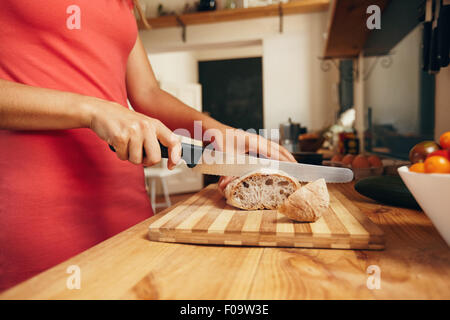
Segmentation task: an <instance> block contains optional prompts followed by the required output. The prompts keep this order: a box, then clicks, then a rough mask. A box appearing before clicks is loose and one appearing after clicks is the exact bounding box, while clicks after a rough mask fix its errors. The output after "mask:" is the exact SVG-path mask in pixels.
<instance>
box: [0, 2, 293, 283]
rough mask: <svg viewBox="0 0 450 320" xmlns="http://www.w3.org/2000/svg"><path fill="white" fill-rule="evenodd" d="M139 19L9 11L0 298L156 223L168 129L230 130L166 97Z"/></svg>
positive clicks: (74, 7)
mask: <svg viewBox="0 0 450 320" xmlns="http://www.w3.org/2000/svg"><path fill="white" fill-rule="evenodd" d="M132 10H133V2H132V1H131V0H96V1H92V0H44V1H28V0H2V10H0V291H2V290H4V289H7V288H9V287H11V286H13V285H15V284H17V283H18V282H21V281H23V280H25V279H27V278H29V277H32V276H33V275H36V274H37V273H39V272H41V271H43V270H45V269H47V268H49V267H51V266H53V265H55V264H58V263H60V262H62V261H64V260H66V259H68V258H69V257H71V256H73V255H75V254H78V253H80V252H82V251H84V250H86V249H88V248H89V247H91V246H93V245H95V244H97V243H99V242H101V241H103V240H105V239H107V238H108V237H111V236H113V235H114V234H116V233H118V232H120V231H122V230H125V229H127V228H129V227H131V226H132V225H134V224H136V223H138V222H140V221H142V220H144V219H146V218H148V217H150V216H151V215H152V209H151V206H150V203H149V200H148V197H147V195H146V191H145V186H144V177H143V170H142V165H147V166H149V165H152V164H155V163H157V162H159V161H160V160H161V156H160V150H159V145H158V140H159V141H160V142H161V143H162V144H164V145H166V146H167V147H168V148H169V153H170V155H171V156H170V159H169V162H168V166H169V168H172V167H173V166H175V165H176V164H177V162H178V161H179V159H180V143H179V140H178V139H177V138H176V137H175V136H174V135H173V134H172V131H171V130H174V129H176V128H186V129H188V130H190V131H192V130H193V122H194V121H195V120H201V121H202V126H203V130H206V129H210V128H216V129H218V130H219V131H220V132H224V131H225V130H226V129H229V127H227V126H225V125H223V124H221V123H219V122H217V121H215V120H213V119H212V118H210V117H207V116H206V115H204V114H202V113H199V112H197V111H195V110H194V109H192V108H190V107H188V106H186V105H184V104H183V103H182V102H180V101H179V100H177V99H176V98H174V97H172V96H170V95H169V94H168V93H166V92H164V91H162V90H160V88H159V87H158V84H157V81H156V80H155V77H154V74H153V72H152V69H151V66H150V64H149V62H148V59H147V54H146V52H145V50H144V48H143V45H142V43H141V41H140V39H139V37H138V32H137V27H136V21H135V19H134V14H133V12H132ZM127 98H128V99H129V101H130V103H131V104H132V106H133V109H134V110H135V111H131V110H130V109H129V108H128V107H127ZM234 132H235V135H236V136H239V135H240V136H242V135H244V136H245V137H247V138H248V137H252V135H250V134H247V133H244V132H242V131H238V130H235V131H234ZM250 140H251V139H247V140H246V141H247V142H246V149H247V150H256V149H258V148H257V147H256V145H254V144H251V143H249V142H248V141H250ZM261 141H263V142H266V141H265V140H260V142H261ZM216 142H217V146H218V147H221V146H223V145H224V142H223V141H219V140H217V141H216ZM108 144H110V145H112V146H114V148H115V149H116V153H113V152H111V151H110V149H109V148H108ZM262 145H265V146H270V147H271V148H274V149H273V150H277V151H280V153H279V155H278V156H275V157H276V158H277V157H278V158H280V159H282V160H293V158H292V156H291V155H290V154H289V153H288V152H287V151H286V150H285V149H283V148H281V147H279V146H278V145H276V144H273V143H270V142H269V143H268V144H259V146H260V148H259V149H258V151H260V152H261V153H263V154H268V151H267V148H266V147H262V148H261V146H262ZM143 150H145V153H146V155H147V156H146V157H143ZM275 153H276V152H275ZM121 160H123V161H121ZM225 183H226V181H224V183H222V186H223V185H224V184H225Z"/></svg>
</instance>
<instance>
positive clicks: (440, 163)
mask: <svg viewBox="0 0 450 320" xmlns="http://www.w3.org/2000/svg"><path fill="white" fill-rule="evenodd" d="M425 172H426V173H450V161H449V160H448V159H447V158H444V157H441V156H433V157H429V158H427V160H425Z"/></svg>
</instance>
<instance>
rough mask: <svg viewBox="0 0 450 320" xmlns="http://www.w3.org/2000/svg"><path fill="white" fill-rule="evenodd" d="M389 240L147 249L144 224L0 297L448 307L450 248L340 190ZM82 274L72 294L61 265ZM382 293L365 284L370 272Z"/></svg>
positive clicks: (413, 217) (390, 211) (420, 224)
mask: <svg viewBox="0 0 450 320" xmlns="http://www.w3.org/2000/svg"><path fill="white" fill-rule="evenodd" d="M339 188H340V189H341V191H342V192H345V193H346V195H347V196H348V197H349V198H350V199H352V200H353V201H354V203H355V205H356V206H358V207H359V208H360V209H361V210H362V212H364V213H365V214H367V215H368V216H369V217H370V218H371V219H372V221H373V222H375V223H376V224H377V225H378V226H379V227H380V228H381V229H383V231H384V232H385V235H386V249H385V250H383V251H367V250H363V251H360V250H336V249H300V248H295V249H294V248H255V247H222V246H204V245H185V244H173V243H158V242H151V241H149V240H148V238H147V227H148V225H149V222H148V221H147V220H146V221H144V222H142V223H140V224H138V225H136V226H134V227H132V228H130V229H128V230H126V231H124V232H122V233H120V234H118V235H116V236H115V237H113V238H110V239H108V240H107V241H104V242H102V243H100V244H99V245H97V246H95V247H93V248H91V249H89V250H87V251H85V252H83V253H81V254H79V255H77V256H75V257H73V258H71V259H69V260H68V261H66V262H64V263H61V264H60V265H57V266H55V267H53V268H51V269H49V270H48V271H46V272H43V273H41V274H39V275H38V276H36V277H34V278H32V279H30V280H28V281H25V282H24V283H22V284H20V285H18V286H16V287H14V288H12V289H10V290H8V291H6V292H4V293H3V294H1V295H0V299H450V250H449V247H448V246H447V245H446V244H445V242H444V240H442V238H441V237H440V236H439V235H438V233H437V231H436V229H435V228H434V227H433V226H432V224H431V222H430V220H429V219H428V218H427V217H426V216H425V215H424V214H423V213H422V212H420V211H415V210H409V209H400V208H395V207H389V206H383V205H380V204H377V203H375V202H373V201H371V200H369V199H367V198H364V197H362V196H360V195H359V194H358V193H357V192H356V191H354V189H353V184H345V185H340V186H339ZM70 265H77V266H79V267H80V269H81V289H79V290H77V289H74V290H69V289H67V287H66V281H67V279H68V277H69V276H70V275H69V274H68V273H66V270H67V268H68V266H70ZM370 265H377V266H379V268H380V270H381V288H380V289H378V290H376V289H375V290H369V289H368V288H367V286H366V282H367V278H368V274H367V273H366V270H367V267H368V266H370Z"/></svg>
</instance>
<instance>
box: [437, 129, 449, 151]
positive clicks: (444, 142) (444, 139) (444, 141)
mask: <svg viewBox="0 0 450 320" xmlns="http://www.w3.org/2000/svg"><path fill="white" fill-rule="evenodd" d="M439 144H440V145H441V148H442V149H450V131H447V132H445V133H443V134H442V135H441V137H440V138H439Z"/></svg>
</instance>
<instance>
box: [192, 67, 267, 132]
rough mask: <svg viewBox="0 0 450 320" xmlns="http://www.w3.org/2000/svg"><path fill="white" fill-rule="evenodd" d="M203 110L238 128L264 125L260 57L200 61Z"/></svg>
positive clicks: (256, 127)
mask: <svg viewBox="0 0 450 320" xmlns="http://www.w3.org/2000/svg"><path fill="white" fill-rule="evenodd" d="M198 69H199V81H200V83H201V85H202V92H203V93H202V95H203V111H206V112H209V113H210V115H211V116H212V117H213V118H214V119H217V120H219V121H220V122H223V123H225V124H227V125H230V126H232V127H235V128H239V129H244V130H247V129H250V128H252V129H255V130H259V129H262V128H263V91H262V59H261V58H245V59H231V60H215V61H200V62H199V66H198Z"/></svg>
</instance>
